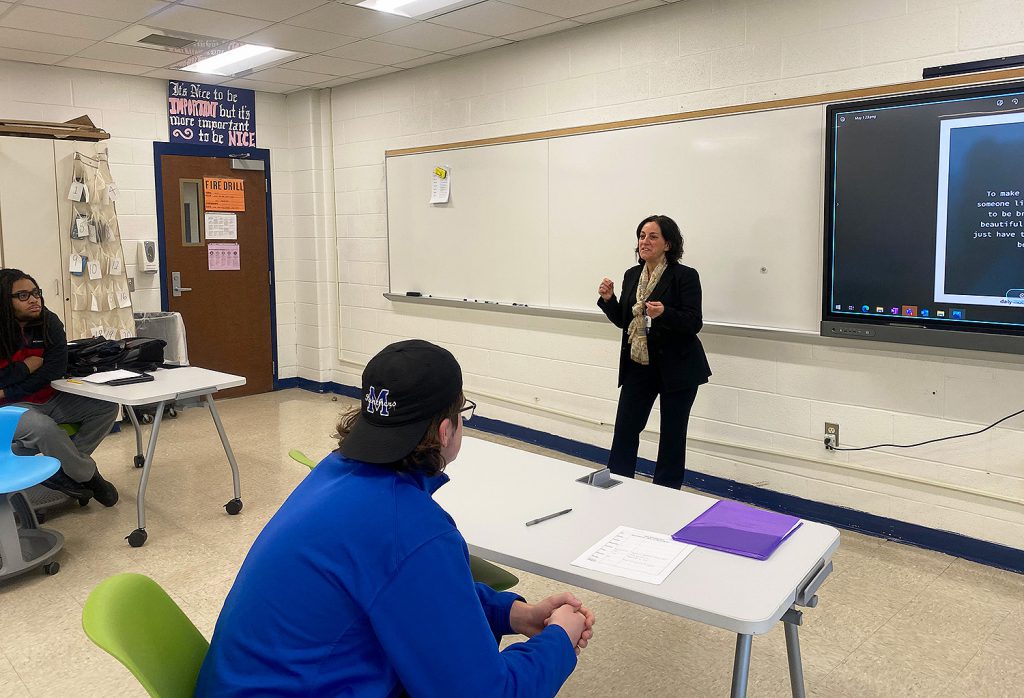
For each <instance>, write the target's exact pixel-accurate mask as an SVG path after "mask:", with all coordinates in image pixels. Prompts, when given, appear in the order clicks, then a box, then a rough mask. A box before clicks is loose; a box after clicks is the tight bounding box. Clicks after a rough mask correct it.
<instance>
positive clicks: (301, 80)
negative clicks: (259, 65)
mask: <svg viewBox="0 0 1024 698" xmlns="http://www.w3.org/2000/svg"><path fill="white" fill-rule="evenodd" d="M338 77H341V76H338ZM245 79H246V80H262V81H264V82H279V83H283V84H286V85H299V86H302V87H305V86H308V85H315V84H317V83H318V82H323V81H324V74H323V73H310V72H307V71H305V70H289V69H288V68H267V69H266V70H255V71H253V72H251V73H249V74H248V75H246V76H245Z"/></svg>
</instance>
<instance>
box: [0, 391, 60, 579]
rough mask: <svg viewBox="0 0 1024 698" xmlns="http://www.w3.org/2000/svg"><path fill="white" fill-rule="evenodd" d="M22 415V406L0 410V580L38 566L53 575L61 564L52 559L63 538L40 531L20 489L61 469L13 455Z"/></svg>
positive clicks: (53, 460) (40, 458) (44, 461)
mask: <svg viewBox="0 0 1024 698" xmlns="http://www.w3.org/2000/svg"><path fill="white" fill-rule="evenodd" d="M25 412H26V410H25V408H24V407H14V406H7V407H0V579H6V578H7V577H12V576H14V575H16V574H21V573H22V572H27V571H28V570H31V569H34V568H36V567H40V566H42V568H43V570H44V571H45V572H46V573H47V574H56V573H57V571H58V570H59V569H60V563H58V562H55V561H53V558H54V557H56V555H57V553H59V552H60V550H61V548H63V547H64V536H63V535H61V534H60V533H58V532H57V531H51V530H50V529H46V528H39V522H38V520H37V519H36V515H35V513H34V512H33V511H32V507H30V506H29V504H28V501H27V500H26V499H25V496H24V495H23V494H22V490H25V489H28V488H29V487H32V486H33V485H38V484H39V483H40V482H42V481H43V480H45V479H46V478H48V477H50V476H51V475H53V474H54V473H55V472H57V469H58V468H60V461H58V460H57V459H56V458H51V457H50V456H16V455H14V453H12V452H11V442H12V441H13V440H14V430H15V428H17V426H18V420H20V419H21V415H22V414H24V413H25ZM15 513H17V515H18V519H19V520H20V521H21V527H20V528H19V527H18V523H17V521H16V520H15Z"/></svg>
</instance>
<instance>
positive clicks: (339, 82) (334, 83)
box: [311, 78, 358, 90]
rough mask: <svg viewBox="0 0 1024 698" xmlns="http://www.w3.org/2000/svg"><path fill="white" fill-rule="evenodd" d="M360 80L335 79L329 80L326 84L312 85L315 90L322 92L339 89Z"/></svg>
mask: <svg viewBox="0 0 1024 698" xmlns="http://www.w3.org/2000/svg"><path fill="white" fill-rule="evenodd" d="M357 79H358V78H334V79H333V80H327V81H326V82H318V83H317V84H315V85H311V87H312V88H313V89H314V90H322V89H324V88H327V87H338V86H340V85H347V84H349V83H350V82H355V81H356V80H357Z"/></svg>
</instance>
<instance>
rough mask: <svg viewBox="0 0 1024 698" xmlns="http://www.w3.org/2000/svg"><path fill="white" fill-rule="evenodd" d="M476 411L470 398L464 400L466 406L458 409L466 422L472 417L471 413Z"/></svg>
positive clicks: (474, 404)
mask: <svg viewBox="0 0 1024 698" xmlns="http://www.w3.org/2000/svg"><path fill="white" fill-rule="evenodd" d="M467 412H468V413H469V414H466V413H467ZM475 413H476V403H475V402H473V401H472V400H469V399H467V400H466V406H465V407H463V408H462V409H461V410H459V414H461V415H462V419H463V420H464V421H466V422H468V421H469V420H471V419H473V415H474V414H475Z"/></svg>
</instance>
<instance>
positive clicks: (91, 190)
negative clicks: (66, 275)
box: [63, 151, 135, 339]
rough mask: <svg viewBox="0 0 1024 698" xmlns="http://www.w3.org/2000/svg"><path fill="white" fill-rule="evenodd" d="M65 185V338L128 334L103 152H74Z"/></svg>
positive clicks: (127, 300) (112, 191) (113, 194)
mask: <svg viewBox="0 0 1024 698" xmlns="http://www.w3.org/2000/svg"><path fill="white" fill-rule="evenodd" d="M67 186H68V188H67V198H68V199H69V200H70V201H71V224H70V229H69V230H66V231H64V232H63V234H65V235H68V236H69V237H70V239H71V247H70V249H71V254H70V255H69V258H68V271H69V272H70V297H71V322H70V323H69V326H68V327H67V332H68V338H69V339H80V338H82V337H98V336H103V337H106V338H107V339H123V338H125V337H132V336H134V335H135V321H134V319H133V317H132V301H131V293H130V291H129V288H128V270H127V266H126V264H125V258H124V251H123V249H122V248H121V233H120V230H119V228H118V224H117V211H116V208H115V202H116V200H117V195H118V191H117V186H116V184H115V183H114V180H113V178H112V177H111V175H110V166H109V164H108V162H107V157H106V153H105V152H100V153H97V154H96V156H95V157H93V156H90V155H87V154H85V153H82V152H77V151H76V152H75V154H74V159H73V163H72V180H71V181H70V182H68V183H67Z"/></svg>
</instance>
